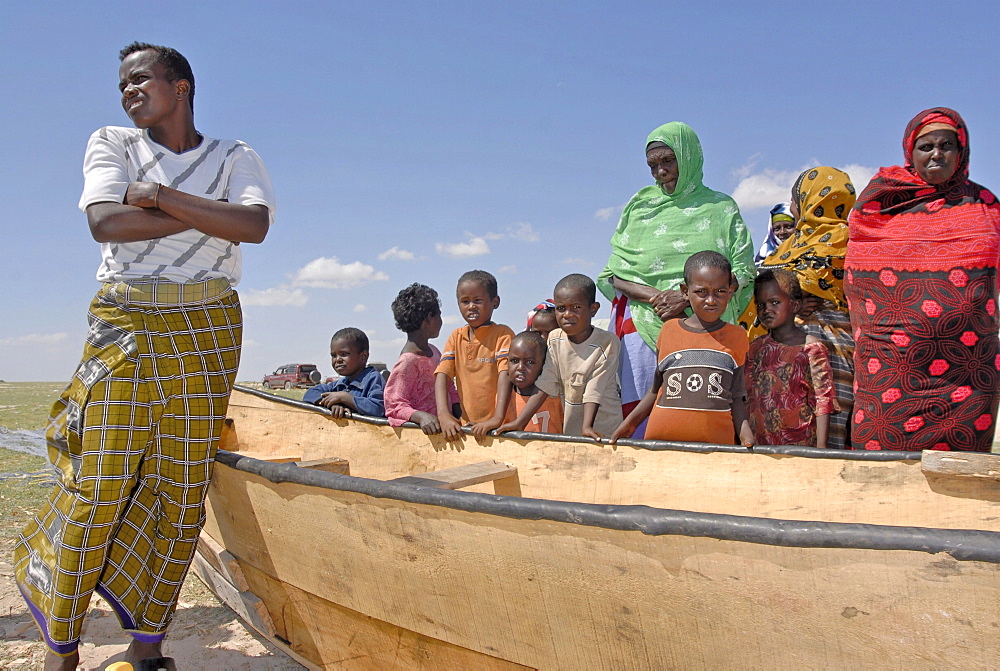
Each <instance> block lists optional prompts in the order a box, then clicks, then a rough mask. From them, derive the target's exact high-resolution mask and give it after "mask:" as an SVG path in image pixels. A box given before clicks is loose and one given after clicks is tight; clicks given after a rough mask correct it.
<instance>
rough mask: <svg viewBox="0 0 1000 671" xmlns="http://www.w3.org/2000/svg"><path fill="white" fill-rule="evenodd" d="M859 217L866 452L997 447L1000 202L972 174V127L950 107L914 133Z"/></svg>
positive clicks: (859, 411) (856, 439)
mask: <svg viewBox="0 0 1000 671" xmlns="http://www.w3.org/2000/svg"><path fill="white" fill-rule="evenodd" d="M903 153H904V156H905V158H906V164H905V165H904V166H902V167H900V166H892V167H889V168H882V169H881V170H879V172H878V174H877V175H875V177H874V178H872V181H871V182H870V183H869V184H868V187H867V188H866V189H865V190H864V191H863V192H862V193H861V196H860V197H859V198H858V201H857V204H856V205H855V206H854V209H853V210H852V212H851V215H850V218H849V224H850V241H849V242H848V245H847V259H846V261H845V268H846V270H847V278H846V282H845V290H846V293H847V298H848V301H849V302H850V306H851V307H850V311H851V321H852V326H853V328H854V334H855V339H856V341H857V348H856V350H855V354H854V366H855V384H856V388H857V394H856V396H855V401H854V418H853V422H854V424H853V427H852V441H853V443H854V447H855V449H860V448H864V449H868V450H925V449H933V450H966V451H978V452H988V451H989V450H990V447H991V445H992V443H993V432H994V428H995V426H994V425H995V423H996V417H997V401H998V397H1000V390H998V388H1000V372H998V370H1000V344H998V338H997V328H998V317H997V295H998V284H997V282H998V275H997V266H998V265H1000V204H998V203H997V198H996V196H994V195H993V193H992V192H990V190H989V189H987V188H985V187H982V186H980V185H978V184H976V183H974V182H971V181H969V134H968V130H967V129H966V126H965V122H964V121H963V120H962V117H961V116H959V115H958V113H957V112H955V111H954V110H950V109H947V108H944V107H939V108H934V109H929V110H925V111H923V112H921V113H920V114H918V115H917V116H915V117H914V118H913V120H912V121H910V123H909V125H908V126H907V127H906V133H905V135H904V136H903Z"/></svg>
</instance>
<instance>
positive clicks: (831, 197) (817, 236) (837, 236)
mask: <svg viewBox="0 0 1000 671" xmlns="http://www.w3.org/2000/svg"><path fill="white" fill-rule="evenodd" d="M792 197H793V198H795V202H796V204H797V205H798V208H799V218H798V222H797V224H796V227H795V234H794V235H793V236H792V237H790V238H788V239H787V240H785V241H784V242H782V243H781V244H780V245H778V248H777V249H776V250H774V252H773V253H772V254H771V255H770V256H768V257H767V258H766V259H764V260H763V261H762V262H761V268H785V269H788V270H791V271H793V272H794V273H795V274H796V275H797V276H798V278H799V284H800V285H801V286H802V291H804V292H805V293H808V294H812V295H814V296H819V297H820V298H823V299H826V300H828V301H830V302H831V303H833V305H834V307H835V309H837V310H843V311H846V310H847V300H846V299H845V298H844V256H845V254H846V253H847V215H848V213H849V212H850V211H851V208H852V207H853V206H854V201H855V200H856V198H857V196H856V195H855V190H854V185H853V184H851V178H850V177H849V176H848V174H847V173H846V172H843V171H842V170H837V169H836V168H829V167H819V168H811V169H809V170H806V171H805V172H803V173H802V174H801V175H799V178H798V179H797V180H796V181H795V186H794V187H792ZM740 325H741V326H743V327H744V328H746V329H747V330H748V331H749V332H750V339H751V340H753V339H755V338H756V337H757V336H759V335H763V334H764V333H765V332H766V331H765V330H764V329H763V327H762V326H761V325H760V323H759V322H758V321H757V309H756V305H755V302H754V301H750V305H749V307H748V308H747V309H746V310H745V311H744V313H743V315H742V316H741V317H740Z"/></svg>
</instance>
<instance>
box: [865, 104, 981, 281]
mask: <svg viewBox="0 0 1000 671" xmlns="http://www.w3.org/2000/svg"><path fill="white" fill-rule="evenodd" d="M931 123H945V124H948V125H949V126H952V127H953V128H954V129H955V133H956V134H957V135H958V141H959V144H960V145H961V154H960V157H959V161H958V166H957V168H956V170H955V174H954V176H953V177H952V178H951V179H949V180H948V181H947V182H945V183H944V184H938V185H934V184H928V183H927V182H926V181H924V180H923V178H921V177H920V175H918V174H917V172H916V170H915V169H914V167H913V147H914V146H915V144H916V140H917V135H918V134H919V132H920V130H921V129H922V128H923V127H924V126H926V125H928V124H931ZM903 154H904V157H905V159H906V163H905V165H904V166H898V165H894V166H890V167H888V168H882V169H880V170H879V171H878V174H876V175H875V177H873V178H872V180H871V182H870V183H869V184H868V186H867V187H866V188H865V190H864V191H862V192H861V195H860V196H859V197H858V201H857V203H856V204H855V206H854V209H853V210H852V211H851V215H850V218H849V222H850V242H849V243H848V248H847V249H848V251H847V262H846V266H847V268H848V269H850V268H854V269H858V270H871V271H878V270H882V269H883V268H886V267H891V268H894V269H897V270H910V271H920V270H927V271H947V270H951V269H952V268H955V267H959V266H961V267H966V268H983V267H996V266H997V264H998V260H1000V240H998V235H1000V203H998V202H997V198H996V196H995V195H993V193H992V192H991V191H990V190H989V189H987V188H985V187H983V186H980V185H979V184H976V183H975V182H972V181H970V180H969V134H968V130H967V128H966V126H965V121H964V120H963V119H962V117H961V116H960V115H959V114H958V112H956V111H954V110H951V109H948V108H946V107H936V108H933V109H928V110H924V111H923V112H921V113H920V114H918V115H916V116H915V117H913V119H912V120H911V121H910V123H909V124H908V125H907V127H906V132H905V133H904V135H903Z"/></svg>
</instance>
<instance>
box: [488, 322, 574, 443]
mask: <svg viewBox="0 0 1000 671" xmlns="http://www.w3.org/2000/svg"><path fill="white" fill-rule="evenodd" d="M546 350H547V346H546V341H545V336H544V335H542V334H541V333H540V332H538V331H533V330H529V331H522V332H521V333H518V334H517V335H516V336H514V339H513V340H512V341H511V343H510V355H509V356H508V357H507V365H508V372H509V374H510V379H511V382H512V383H513V384H512V386H513V390H512V393H511V399H510V404H509V405H508V406H507V416H506V417H504V424H503V426H501V427H499V428H498V429H497V430H496V432H497V433H503V432H504V431H524V430H525V429H527V430H528V431H536V432H538V433H562V432H563V428H562V427H563V413H562V401H561V400H560V399H559V397H558V396H549V395H548V394H546V393H544V392H541V393H542V395H543V397H544V398H543V401H542V405H541V406H540V407H539V408H537V409H536V410H534V411H533V412H529V411H528V409H527V407H526V406H527V405H528V403H530V402H531V398H532V396H534V395H535V394H536V393H539V389H538V387H537V386H535V382H536V381H537V380H538V376H539V375H541V373H542V367H543V366H544V365H545V353H546Z"/></svg>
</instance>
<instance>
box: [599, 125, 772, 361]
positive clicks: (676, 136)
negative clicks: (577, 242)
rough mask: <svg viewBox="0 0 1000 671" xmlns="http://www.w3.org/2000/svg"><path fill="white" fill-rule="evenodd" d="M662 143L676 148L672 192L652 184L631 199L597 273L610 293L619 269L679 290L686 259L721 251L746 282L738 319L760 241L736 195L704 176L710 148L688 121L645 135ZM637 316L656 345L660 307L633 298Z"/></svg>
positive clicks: (730, 310)
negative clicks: (706, 152) (706, 181)
mask: <svg viewBox="0 0 1000 671" xmlns="http://www.w3.org/2000/svg"><path fill="white" fill-rule="evenodd" d="M650 142H663V143H664V144H666V145H667V146H668V147H670V148H671V149H673V150H674V153H675V154H676V155H677V164H678V177H677V186H676V187H675V188H674V192H673V193H667V192H666V191H664V190H663V189H662V188H661V187H660V186H658V185H653V186H647V187H644V188H642V189H640V190H639V192H638V193H637V194H635V195H634V196H632V200H631V201H629V204H628V205H626V206H625V211H624V212H622V218H621V220H620V221H619V222H618V228H617V229H615V233H614V235H613V236H611V250H612V251H611V258H610V259H608V264H607V266H606V267H605V268H604V270H603V271H601V274H600V275H598V278H597V286H598V287H599V288H600V290H601V293H603V294H604V295H605V296H607V297H608V299H609V300H614V298H615V288H614V287H613V286H611V284H610V282H609V279H610V278H611V277H612V276H615V277H620V278H621V279H623V280H628V281H630V282H636V283H638V284H645V285H648V286H651V287H653V288H655V289H657V290H659V291H664V290H667V289H680V286H681V282H682V281H683V280H684V262H685V261H687V259H688V257H689V256H691V255H692V254H694V253H695V252H700V251H703V250H708V249H711V250H715V251H717V252H720V253H721V254H722V255H723V256H725V257H726V258H727V259H729V262H730V263H732V264H733V272H734V273H735V274H736V278H737V279H738V280H739V283H740V289H739V291H737V292H736V294H735V295H734V296H733V298H732V300H731V301H730V302H729V306H728V307H727V308H726V312H725V314H724V318H725V320H726V321H728V322H730V323H732V324H735V323H737V319H738V318H739V316H740V314H741V313H742V312H743V309H744V308H745V307H746V305H747V303H748V302H749V300H750V297H751V294H752V279H753V277H754V275H755V268H754V265H753V247H752V245H751V242H750V232H749V231H748V230H747V227H746V224H745V223H743V218H742V217H741V216H740V209H739V207H737V205H736V201H734V200H733V199H732V198H730V197H729V196H727V195H726V194H724V193H719V192H718V191H713V190H712V189H709V188H708V187H707V186H705V185H704V184H703V183H702V180H703V179H704V173H703V172H702V167H703V166H704V161H705V159H704V154H703V153H702V150H701V142H700V141H699V140H698V136H697V135H696V134H695V132H694V130H693V129H692V128H691V127H690V126H688V125H687V124H684V123H681V122H679V121H673V122H671V123H668V124H666V125H663V126H660V127H659V128H657V129H656V130H654V131H653V132H652V133H650V134H649V137H648V138H646V145H647V146H648V145H649V143H650ZM630 308H631V312H632V322H633V323H634V324H635V328H636V330H637V331H638V332H639V335H641V336H642V339H643V340H644V341H645V342H646V344H647V345H649V346H650V348H652V349H653V350H655V349H656V340H657V338H658V337H659V335H660V328H661V327H662V326H663V322H662V321H661V320H660V318H659V317H657V316H656V311H655V310H654V309H653V306H651V305H649V304H648V303H639V302H636V301H632V302H631V305H630Z"/></svg>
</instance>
